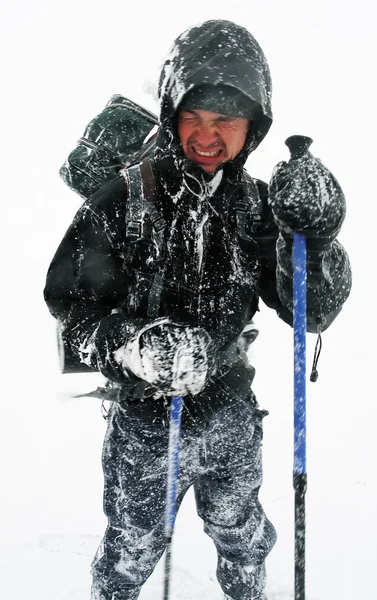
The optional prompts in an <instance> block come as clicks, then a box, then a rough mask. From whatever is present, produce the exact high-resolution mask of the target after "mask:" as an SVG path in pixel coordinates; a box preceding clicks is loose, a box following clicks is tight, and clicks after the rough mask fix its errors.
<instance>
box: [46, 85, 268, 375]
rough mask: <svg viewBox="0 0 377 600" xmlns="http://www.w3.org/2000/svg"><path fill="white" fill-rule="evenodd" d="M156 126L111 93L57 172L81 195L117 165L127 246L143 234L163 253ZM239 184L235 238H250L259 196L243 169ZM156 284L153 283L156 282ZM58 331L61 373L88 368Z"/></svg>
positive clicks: (256, 221) (152, 118) (258, 213)
mask: <svg viewBox="0 0 377 600" xmlns="http://www.w3.org/2000/svg"><path fill="white" fill-rule="evenodd" d="M156 125H158V119H157V117H156V116H155V115H153V113H151V112H149V111H147V110H146V109H144V108H142V107H141V106H139V105H138V104H136V103H135V102H132V101H131V100H128V99H127V98H125V97H123V96H119V95H115V96H112V98H111V99H110V101H109V102H108V104H107V105H106V107H105V109H104V110H103V111H102V112H101V113H100V114H99V115H97V116H96V117H95V118H94V119H93V120H92V121H91V122H90V123H89V125H88V126H87V128H86V130H85V133H84V136H83V137H82V138H80V139H79V141H78V145H77V147H76V148H75V149H74V150H73V151H72V152H71V153H70V154H69V156H68V158H67V160H66V162H65V163H64V165H63V166H62V167H61V169H60V176H61V177H62V179H63V181H64V182H65V183H66V184H67V185H68V187H70V188H71V189H72V190H73V191H75V192H77V193H78V194H79V195H80V196H82V197H83V198H85V199H86V198H88V197H89V196H91V195H92V194H93V193H94V192H96V191H97V190H98V189H99V188H100V187H101V186H102V185H103V184H105V183H106V182H108V181H110V180H111V179H114V178H115V177H116V176H117V175H118V173H119V171H121V170H122V175H123V177H124V178H125V180H126V183H127V188H128V190H129V201H128V202H127V236H126V237H127V239H128V240H129V242H130V244H129V247H130V251H132V248H133V247H135V245H136V244H135V243H136V242H137V241H138V240H139V239H140V238H141V237H143V236H145V235H146V234H147V235H148V236H149V237H151V238H152V241H153V244H154V246H155V248H156V251H157V255H159V256H162V254H163V243H164V231H165V227H166V222H165V220H164V218H163V216H162V215H161V213H160V212H159V210H158V207H157V203H156V200H157V199H156V186H155V181H154V176H153V171H152V168H151V163H150V160H149V157H151V156H153V148H154V144H155V138H156V134H155V132H154V129H155V126H156ZM125 167H126V168H125ZM243 186H244V190H245V194H244V199H243V200H239V201H238V202H237V203H236V204H235V206H234V215H235V227H236V231H237V233H238V235H239V238H240V239H241V240H243V241H249V240H250V234H253V233H256V231H257V229H258V227H259V224H260V223H261V220H262V201H261V198H260V196H259V192H258V187H257V184H256V181H255V180H254V179H253V178H251V177H250V176H249V175H248V173H246V171H244V181H243ZM146 217H147V218H146ZM250 224H252V225H251V227H250ZM146 228H147V229H146ZM132 242H135V243H132ZM155 283H156V287H158V285H159V283H160V282H159V281H158V280H156V282H155ZM152 296H153V294H152ZM57 336H58V352H59V361H60V368H61V372H62V373H78V372H87V371H93V369H91V368H90V367H88V366H87V365H85V364H84V363H81V362H80V361H79V358H78V356H76V355H74V354H73V353H72V352H71V351H70V349H69V348H67V347H66V346H65V344H64V342H63V339H62V335H61V329H60V326H58V333H57Z"/></svg>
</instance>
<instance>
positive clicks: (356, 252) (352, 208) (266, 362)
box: [0, 0, 377, 600]
mask: <svg viewBox="0 0 377 600" xmlns="http://www.w3.org/2000/svg"><path fill="white" fill-rule="evenodd" d="M372 8H373V2H371V1H370V0H359V1H358V2H357V3H354V2H352V3H351V2H343V1H341V0H332V1H329V0H316V2H308V1H306V2H302V0H285V1H284V2H282V1H281V0H263V1H261V0H260V1H259V2H257V1H248V2H245V1H244V0H242V1H237V0H231V1H229V2H225V1H224V0H218V1H216V2H214V1H211V0H209V1H208V2H202V1H201V0H200V1H197V0H193V1H191V2H186V3H184V4H183V3H178V2H175V1H173V0H168V1H162V2H152V1H151V0H147V1H146V2H127V1H126V0H123V1H120V0H113V1H112V2H111V3H110V2H107V3H105V2H103V3H102V2H99V1H98V0H91V1H89V0H65V2H64V3H63V2H61V3H55V2H48V1H47V0H34V1H33V2H27V1H26V0H14V1H13V2H12V3H9V2H6V0H2V2H1V5H0V11H1V12H0V30H1V36H0V40H1V42H0V43H1V48H0V55H1V62H2V73H1V89H2V93H1V99H0V103H1V110H0V116H1V128H0V135H1V138H0V139H1V141H0V153H1V157H0V165H1V171H2V176H1V195H2V209H1V235H0V244H1V248H0V256H1V259H2V261H1V276H2V277H1V278H2V285H1V290H2V292H1V311H0V318H1V326H0V335H1V338H0V339H1V361H0V364H1V369H2V379H1V382H2V385H1V420H0V448H1V454H0V456H1V467H0V481H1V496H0V551H1V553H0V597H1V598H2V600H88V598H89V587H90V576H89V564H90V560H91V558H92V554H93V552H94V550H95V548H96V546H97V545H98V543H99V540H100V536H101V534H102V532H103V530H104V526H105V521H104V517H103V515H102V473H101V466H100V454H101V446H102V438H103V433H104V429H105V422H104V421H103V420H102V418H101V415H100V407H99V403H98V401H97V400H94V399H80V400H71V401H69V400H68V401H66V400H65V398H66V392H67V390H73V391H84V390H88V389H93V388H94V387H95V385H96V383H97V382H96V381H94V380H95V378H96V375H88V376H85V377H82V376H67V375H66V376H61V375H60V374H59V373H58V367H57V357H56V348H55V338H54V336H55V322H54V320H53V319H52V317H50V315H49V313H48V311H47V309H46V307H45V305H44V302H43V298H42V290H43V287H44V279H45V273H46V270H47V268H48V265H49V262H50V260H51V258H52V256H53V253H54V251H55V249H56V247H57V245H58V243H59V242H60V240H61V237H62V236H63V234H64V232H65V230H66V228H67V227H68V225H69V223H70V221H71V219H72V217H73V215H74V213H75V212H76V210H77V208H78V207H79V204H80V200H79V198H78V197H77V196H75V195H74V194H73V192H71V191H70V190H69V189H68V188H66V187H65V186H64V184H63V183H62V182H61V181H60V180H59V177H58V169H59V167H60V165H61V164H62V162H63V161H64V159H65V158H66V156H67V154H68V153H69V151H70V150H71V149H72V148H73V147H74V145H75V142H76V140H77V139H78V138H79V137H80V136H81V135H82V133H83V130H84V127H85V125H86V123H87V122H88V121H89V120H90V119H91V118H92V117H93V116H94V115H96V114H97V113H98V112H99V111H100V110H101V109H102V108H103V107H104V105H105V104H106V102H107V100H108V99H109V98H110V96H111V95H112V94H114V93H122V94H124V95H126V96H129V97H130V98H131V99H133V100H136V101H138V102H140V103H141V104H143V105H145V106H146V107H147V108H149V109H151V110H157V108H156V104H155V101H154V99H153V94H152V93H151V92H152V91H153V88H154V87H155V82H156V80H157V77H158V72H159V68H160V65H161V63H162V61H163V58H164V56H165V54H166V53H167V51H168V48H169V45H170V43H171V42H172V41H173V39H174V37H175V36H176V35H178V34H179V33H180V32H181V31H183V30H184V29H186V28H187V27H188V26H190V25H193V24H195V23H197V22H199V21H203V20H206V19H210V18H227V19H231V20H234V21H236V22H237V23H239V24H242V25H244V26H245V27H247V28H248V29H249V30H250V31H251V32H252V33H253V34H254V35H255V37H256V38H257V39H258V41H259V42H260V44H261V46H262V48H263V49H264V51H265V53H266V55H267V58H268V61H269V63H270V66H271V71H272V77H273V83H274V94H273V108H274V115H275V122H274V125H273V127H272V129H271V131H270V133H269V135H268V136H267V139H266V140H265V141H264V142H263V144H262V146H261V148H259V149H258V150H257V152H256V153H255V154H253V155H252V157H251V159H249V161H248V168H249V171H250V173H251V174H252V175H254V176H256V177H259V178H261V179H264V180H267V181H268V180H269V178H270V175H271V173H272V169H273V166H274V165H275V164H276V163H277V162H278V161H279V160H282V159H287V158H288V152H287V149H286V147H285V145H284V140H285V138H286V137H287V136H288V135H291V134H294V133H300V134H305V135H310V136H312V137H313V138H314V144H313V146H312V151H313V154H315V155H316V156H319V157H320V158H321V159H322V160H323V161H324V163H325V164H326V165H327V166H328V167H329V168H330V169H332V171H333V172H334V174H335V175H336V177H337V178H338V179H339V180H340V182H341V184H342V187H343V189H344V191H345V193H346V196H347V199H348V217H347V220H346V223H345V225H344V227H343V230H342V233H341V237H340V239H341V241H342V242H343V243H344V244H345V245H346V247H347V249H348V251H349V253H350V256H351V260H352V264H353V271H354V288H353V293H352V296H351V298H350V299H349V301H348V302H347V304H346V306H345V308H344V310H343V311H342V313H341V315H340V316H339V317H338V320H337V321H336V322H335V323H334V325H333V326H332V327H331V329H330V330H329V331H328V332H326V334H325V335H324V348H323V351H322V355H321V359H320V363H319V374H320V376H319V381H318V383H316V384H308V474H309V488H308V492H307V496H306V498H307V589H308V599H309V600H338V599H339V600H340V599H341V600H355V599H356V598H357V599H361V598H363V599H364V598H365V599H368V600H369V599H371V600H372V599H374V598H376V597H377V586H376V583H375V572H376V562H377V551H376V539H377V523H376V506H377V475H376V472H377V470H376V468H375V461H376V459H377V445H376V437H377V436H376V434H375V429H376V419H377V407H376V402H377V398H376V392H375V372H376V368H375V363H376V358H377V357H376V334H377V326H376V325H377V317H376V296H375V294H376V289H377V286H376V281H375V278H376V274H377V273H376V271H377V269H376V259H375V238H376V233H375V229H374V227H375V222H376V214H377V212H376V199H375V189H376V188H375V179H374V177H375V171H376V167H375V165H376V160H375V140H376V134H377V132H376V125H375V123H376V121H375V110H376V108H375V107H376V105H377V97H376V85H375V59H376V41H375V40H376V25H375V18H374V16H373V15H372ZM257 322H258V325H259V328H260V336H259V338H258V341H257V343H256V344H255V348H254V349H253V359H254V364H255V365H256V367H257V369H258V370H257V376H256V379H255V391H256V392H257V395H258V397H259V401H260V404H261V406H262V407H263V408H267V409H268V410H269V411H270V416H269V417H268V418H267V419H266V420H265V422H264V423H265V442H264V465H265V476H264V486H263V492H262V501H263V503H264V505H265V508H266V510H267V514H268V516H269V518H270V519H271V520H272V522H273V523H274V524H275V526H276V527H277V530H278V534H279V540H278V543H277V545H276V547H275V548H274V550H273V552H272V553H271V555H270V557H269V559H268V565H267V566H268V572H269V586H268V591H269V593H270V594H271V598H274V599H276V600H277V599H279V600H280V599H282V598H288V597H289V596H288V594H289V592H290V591H292V587H293V492H292V475H291V472H292V455H293V448H292V437H293V434H292V412H293V411H292V404H293V400H292V396H293V393H292V332H291V330H290V329H289V327H288V326H286V325H285V324H284V323H283V322H280V321H279V319H278V318H277V317H276V315H275V314H274V313H273V312H272V311H270V310H268V309H267V308H266V307H262V311H261V313H260V314H259V315H258V319H257ZM314 342H315V338H314V336H310V338H309V348H308V350H309V360H311V357H312V350H313V348H314ZM201 527H202V525H201V522H200V521H199V519H198V517H197V516H196V514H195V507H194V502H193V497H192V495H191V494H188V496H187V498H186V500H185V502H184V504H183V506H182V510H181V512H180V514H179V518H178V523H177V530H176V535H175V540H174V550H173V552H174V554H173V560H174V572H173V591H172V599H174V600H191V599H194V598H198V597H204V596H205V597H206V598H208V600H220V599H221V593H220V589H219V587H218V586H217V584H216V582H215V580H214V568H215V554H214V550H213V548H212V544H211V542H210V541H209V540H208V539H207V538H206V537H205V535H204V534H203V533H202V531H201ZM161 573H162V571H161V566H160V567H159V568H158V569H157V571H156V572H155V574H154V575H153V577H152V578H151V579H150V581H149V582H148V583H147V585H146V586H145V588H144V589H143V592H142V595H141V600H152V599H153V600H154V599H155V598H159V597H162V596H161V594H162V586H161Z"/></svg>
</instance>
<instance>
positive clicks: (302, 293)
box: [285, 135, 313, 600]
mask: <svg viewBox="0 0 377 600" xmlns="http://www.w3.org/2000/svg"><path fill="white" fill-rule="evenodd" d="M312 142H313V140H312V139H311V138H309V137H307V136H304V135H292V136H291V137H289V138H288V139H287V140H286V141H285V143H286V145H287V146H288V148H289V151H290V154H291V158H290V160H291V161H295V160H300V159H301V158H303V157H304V156H305V155H310V153H309V147H310V145H311V144H312ZM292 263H293V338H294V461H293V487H294V490H295V600H305V549H306V539H305V538H306V522H305V493H306V488H307V473H306V238H305V235H303V234H300V233H295V234H294V236H293V251H292Z"/></svg>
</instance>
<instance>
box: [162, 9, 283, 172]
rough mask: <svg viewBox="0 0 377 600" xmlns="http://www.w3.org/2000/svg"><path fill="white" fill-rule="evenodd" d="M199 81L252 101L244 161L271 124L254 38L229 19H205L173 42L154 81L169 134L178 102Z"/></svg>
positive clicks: (263, 64) (266, 76) (267, 84)
mask: <svg viewBox="0 0 377 600" xmlns="http://www.w3.org/2000/svg"><path fill="white" fill-rule="evenodd" d="M203 84H210V85H227V86H231V87H232V88H234V89H235V90H237V91H240V92H241V93H242V94H244V95H245V96H246V97H247V98H248V99H249V100H250V101H251V102H252V103H253V105H254V110H253V114H254V115H255V117H254V118H253V125H252V132H251V135H250V136H249V137H248V139H247V140H246V143H245V147H244V149H243V150H242V151H241V153H240V155H242V162H243V163H244V162H245V160H246V159H247V156H248V154H249V153H250V152H252V151H253V150H255V148H256V147H257V146H258V145H259V144H260V142H261V141H262V140H263V138H264V137H265V135H266V134H267V132H268V130H269V128H270V126H271V124H272V111H271V91H272V86H271V77H270V71H269V67H268V64H267V61H266V58H265V56H264V54H263V51H262V49H261V48H260V46H259V44H258V42H257V41H256V40H255V39H254V37H253V36H252V35H251V34H250V33H249V32H248V31H247V30H246V29H245V28H244V27H241V26H239V25H236V24H235V23H233V22H231V21H223V20H213V21H206V22H205V23H203V24H201V25H198V26H194V27H191V28H190V29H188V30H187V31H185V32H184V33H182V34H181V35H180V36H179V37H178V38H177V39H176V40H175V42H174V44H173V46H172V48H171V50H170V53H169V55H168V58H167V60H166V62H165V64H164V66H163V69H162V73H161V77H160V81H159V88H158V94H159V101H160V111H161V112H160V122H161V125H162V128H164V129H167V130H170V131H171V134H172V135H173V136H174V126H173V121H174V116H175V114H176V112H177V110H178V109H179V105H180V103H181V102H182V100H183V98H184V96H185V95H186V94H187V92H189V91H190V90H192V89H193V88H195V87H198V86H201V85H203ZM240 155H239V156H240ZM240 158H241V157H240ZM238 162H239V161H238Z"/></svg>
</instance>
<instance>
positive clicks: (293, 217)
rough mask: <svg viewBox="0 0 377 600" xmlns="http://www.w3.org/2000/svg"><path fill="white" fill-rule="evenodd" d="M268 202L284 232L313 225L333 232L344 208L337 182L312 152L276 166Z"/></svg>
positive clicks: (342, 196) (309, 227)
mask: <svg viewBox="0 0 377 600" xmlns="http://www.w3.org/2000/svg"><path fill="white" fill-rule="evenodd" d="M269 202H270V204H271V207H272V210H273V213H274V217H275V220H276V221H277V223H278V225H279V227H280V228H282V229H284V230H285V231H287V232H290V231H302V230H305V229H309V230H310V229H313V230H314V229H315V230H316V231H317V232H319V233H320V232H321V231H322V232H332V231H335V233H336V232H337V231H338V230H339V228H340V226H341V224H342V222H343V219H344V217H345V212H346V203H345V198H344V194H343V192H342V189H341V187H340V185H339V183H338V182H337V180H336V179H335V177H334V176H333V175H332V173H330V171H329V170H328V169H327V168H326V167H325V166H324V165H323V163H322V162H321V161H320V160H319V159H318V158H315V157H313V156H312V155H311V154H308V155H305V156H304V157H302V158H299V159H296V160H290V161H289V162H281V163H279V164H278V165H277V166H276V167H275V169H274V171H273V174H272V178H271V181H270V185H269Z"/></svg>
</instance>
